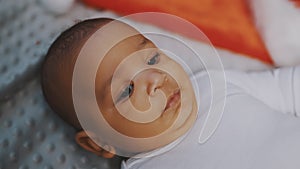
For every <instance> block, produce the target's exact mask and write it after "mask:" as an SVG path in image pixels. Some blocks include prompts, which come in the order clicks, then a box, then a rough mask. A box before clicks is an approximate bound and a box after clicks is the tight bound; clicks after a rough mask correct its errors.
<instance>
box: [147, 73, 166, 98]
mask: <svg viewBox="0 0 300 169" xmlns="http://www.w3.org/2000/svg"><path fill="white" fill-rule="evenodd" d="M147 80H148V86H147V93H148V94H149V95H153V94H154V93H155V91H156V90H157V89H159V88H161V87H162V86H163V85H164V82H165V80H166V74H164V73H162V72H149V73H148V74H147Z"/></svg>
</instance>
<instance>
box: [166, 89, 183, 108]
mask: <svg viewBox="0 0 300 169" xmlns="http://www.w3.org/2000/svg"><path fill="white" fill-rule="evenodd" d="M179 100H180V90H179V89H176V90H175V91H174V92H173V94H172V95H171V96H170V97H169V98H168V101H167V104H166V107H165V110H164V111H166V110H167V109H169V108H170V107H173V106H176V105H177V103H178V102H179Z"/></svg>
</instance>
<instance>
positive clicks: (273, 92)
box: [122, 66, 300, 169]
mask: <svg viewBox="0 0 300 169" xmlns="http://www.w3.org/2000/svg"><path fill="white" fill-rule="evenodd" d="M196 78H197V83H198V86H199V90H200V92H199V93H200V103H199V105H200V108H199V112H198V117H197V120H196V122H195V124H194V126H193V127H192V128H191V130H190V131H189V132H188V133H187V134H186V136H184V137H182V138H181V139H182V140H180V141H178V140H177V141H176V144H175V142H174V143H171V144H170V145H168V146H165V147H162V148H161V149H158V150H155V151H154V153H158V154H159V152H161V153H160V154H159V155H156V156H153V157H147V158H140V159H134V158H130V159H129V160H127V161H126V162H125V161H123V163H122V168H123V169H299V168H300V118H297V116H300V66H298V67H292V68H280V69H276V70H272V71H266V72H252V73H246V72H235V71H227V72H226V80H227V82H226V84H227V95H226V103H225V109H224V113H223V117H222V119H221V121H220V123H219V126H218V128H217V129H216V131H215V132H214V134H213V135H212V136H211V137H210V138H209V140H208V141H206V142H205V143H203V144H200V143H199V142H198V140H199V135H200V131H201V128H202V126H203V123H204V118H202V117H204V116H203V115H204V114H205V113H206V112H208V109H209V104H210V98H211V94H210V84H209V78H208V75H207V74H206V73H200V74H198V75H196Z"/></svg>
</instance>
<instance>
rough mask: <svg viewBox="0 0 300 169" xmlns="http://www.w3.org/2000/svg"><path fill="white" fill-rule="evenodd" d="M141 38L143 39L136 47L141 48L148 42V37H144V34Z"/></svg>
mask: <svg viewBox="0 0 300 169" xmlns="http://www.w3.org/2000/svg"><path fill="white" fill-rule="evenodd" d="M141 36H142V35H141ZM142 38H143V39H142V40H141V42H140V43H139V44H138V46H137V48H138V49H141V48H143V47H144V46H146V45H147V44H148V43H149V39H147V38H145V37H144V36H143V37H142Z"/></svg>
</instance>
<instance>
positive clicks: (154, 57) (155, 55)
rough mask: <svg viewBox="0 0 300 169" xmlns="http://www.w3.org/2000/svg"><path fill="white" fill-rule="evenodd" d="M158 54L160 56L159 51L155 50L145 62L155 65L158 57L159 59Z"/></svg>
mask: <svg viewBox="0 0 300 169" xmlns="http://www.w3.org/2000/svg"><path fill="white" fill-rule="evenodd" d="M159 56H160V53H159V52H155V54H154V56H152V57H151V58H150V59H149V60H148V62H147V64H148V65H155V64H157V63H158V62H159V59H160V58H159ZM153 61H154V63H153Z"/></svg>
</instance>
